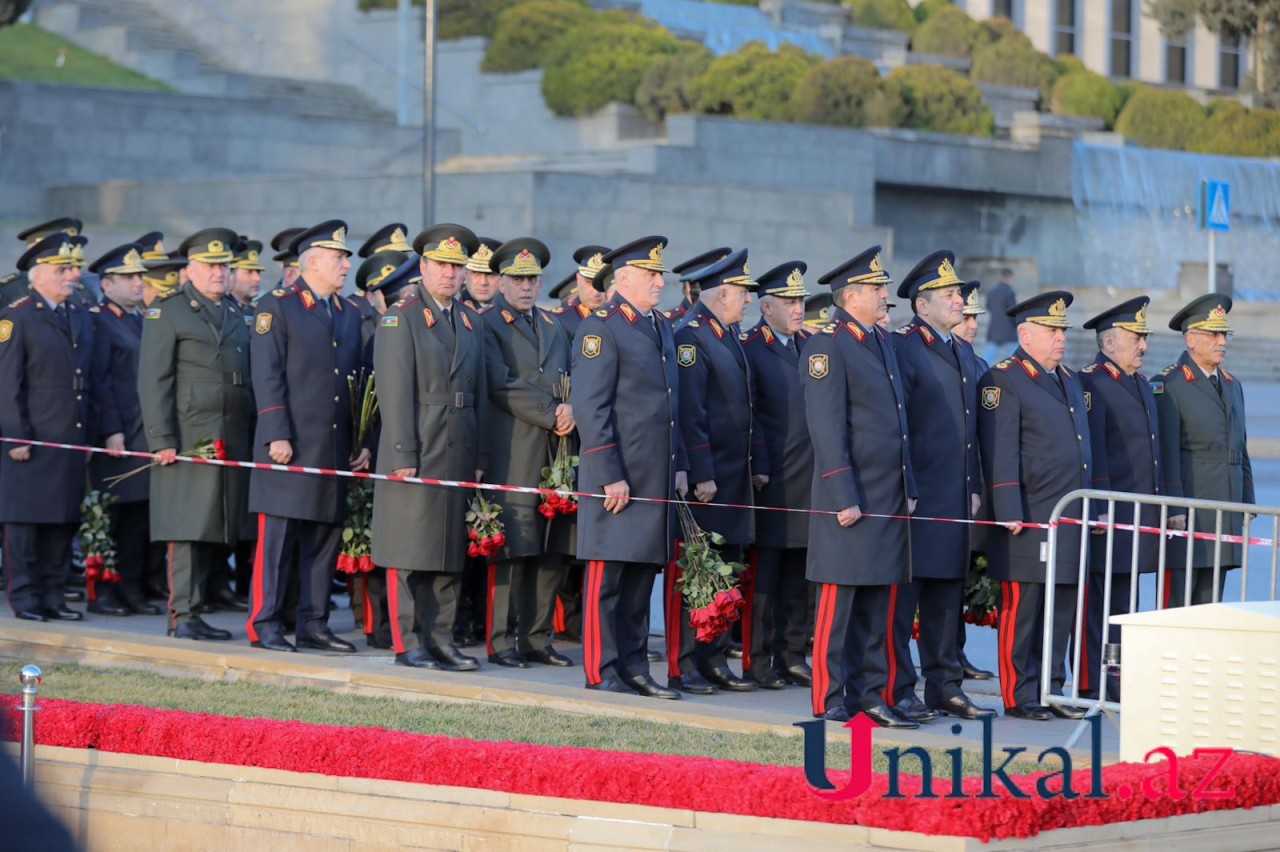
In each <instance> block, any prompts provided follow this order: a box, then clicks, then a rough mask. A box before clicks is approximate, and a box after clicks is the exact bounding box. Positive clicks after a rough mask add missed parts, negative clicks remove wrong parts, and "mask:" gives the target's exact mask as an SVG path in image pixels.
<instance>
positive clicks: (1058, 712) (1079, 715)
mask: <svg viewBox="0 0 1280 852" xmlns="http://www.w3.org/2000/svg"><path fill="white" fill-rule="evenodd" d="M1049 712H1050V713H1052V714H1053V715H1055V716H1057V717H1058V718H1059V719H1075V720H1079V719H1083V718H1084V717H1085V716H1088V715H1089V711H1088V710H1086V709H1084V708H1083V707H1062V706H1059V705H1057V704H1050V705H1049Z"/></svg>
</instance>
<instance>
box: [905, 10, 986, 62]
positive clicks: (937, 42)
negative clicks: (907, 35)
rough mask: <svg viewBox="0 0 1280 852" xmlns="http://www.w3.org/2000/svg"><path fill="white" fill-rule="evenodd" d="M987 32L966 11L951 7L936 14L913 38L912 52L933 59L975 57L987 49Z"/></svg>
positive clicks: (920, 27) (923, 24)
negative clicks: (982, 46) (979, 51)
mask: <svg viewBox="0 0 1280 852" xmlns="http://www.w3.org/2000/svg"><path fill="white" fill-rule="evenodd" d="M986 38H987V32H986V31H985V30H983V28H982V24H979V23H978V22H977V21H975V20H974V19H973V18H970V17H969V16H968V15H967V14H965V11H964V10H963V9H961V8H959V7H957V6H952V5H951V4H950V3H948V4H947V5H945V6H943V7H942V8H940V9H939V10H938V11H936V12H934V13H933V14H932V15H930V16H929V18H928V19H927V20H926V21H925V22H924V23H922V24H921V25H920V26H919V28H918V29H916V32H915V35H913V36H912V37H911V49H912V50H913V51H915V52H916V53H929V54H933V55H934V56H964V57H969V56H973V51H974V50H975V49H976V48H977V47H978V46H979V45H984V46H985V45H986V44H987V43H988V42H987V41H986Z"/></svg>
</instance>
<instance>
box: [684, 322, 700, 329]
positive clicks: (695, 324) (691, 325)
mask: <svg viewBox="0 0 1280 852" xmlns="http://www.w3.org/2000/svg"><path fill="white" fill-rule="evenodd" d="M686 326H687V327H688V328H698V321H697V320H689V322H688V323H686Z"/></svg>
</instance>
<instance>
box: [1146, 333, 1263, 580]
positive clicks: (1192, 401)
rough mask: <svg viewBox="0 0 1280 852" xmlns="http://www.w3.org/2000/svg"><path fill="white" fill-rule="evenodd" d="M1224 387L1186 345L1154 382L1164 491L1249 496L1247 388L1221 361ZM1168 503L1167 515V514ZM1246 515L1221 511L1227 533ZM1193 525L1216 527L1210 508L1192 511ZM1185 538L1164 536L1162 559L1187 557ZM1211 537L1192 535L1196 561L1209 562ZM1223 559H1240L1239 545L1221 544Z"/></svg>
mask: <svg viewBox="0 0 1280 852" xmlns="http://www.w3.org/2000/svg"><path fill="white" fill-rule="evenodd" d="M1218 373H1219V374H1220V375H1221V379H1220V381H1221V386H1222V394H1221V395H1219V394H1218V392H1217V391H1216V390H1214V387H1213V383H1212V382H1210V381H1209V378H1208V377H1207V376H1205V374H1204V371H1203V370H1201V369H1200V368H1199V367H1198V366H1197V365H1196V363H1195V361H1193V360H1191V356H1190V355H1188V354H1187V353H1186V352H1183V353H1182V356H1181V357H1180V358H1178V363H1176V364H1174V365H1173V366H1171V367H1168V368H1166V369H1165V370H1164V371H1163V372H1162V373H1161V374H1160V376H1159V377H1158V378H1156V379H1155V380H1154V381H1153V382H1152V390H1153V391H1154V392H1155V398H1156V411H1157V413H1158V415H1159V422H1160V458H1161V461H1162V462H1163V464H1162V467H1163V471H1162V474H1163V477H1164V493H1165V494H1167V495H1170V496H1173V497H1192V498H1195V499H1198V500H1225V501H1228V502H1231V503H1253V502H1255V500H1254V491H1253V467H1252V465H1251V464H1250V463H1249V447H1248V435H1247V434H1246V430H1245V419H1244V388H1243V387H1242V386H1241V384H1240V380H1239V379H1237V378H1236V377H1235V376H1233V375H1231V374H1230V373H1228V372H1227V371H1226V370H1223V369H1222V368H1221V367H1219V368H1218ZM1172 513H1173V512H1172V510H1171V514H1172ZM1243 526H1244V521H1243V518H1242V517H1241V516H1240V515H1239V514H1237V513H1227V514H1224V515H1223V523H1222V532H1223V534H1224V535H1240V534H1241V530H1242V528H1243ZM1195 528H1196V532H1203V533H1210V534H1214V533H1216V532H1217V518H1216V514H1215V513H1214V512H1203V511H1202V512H1197V513H1196V523H1195ZM1185 548H1186V540H1185V539H1182V538H1173V539H1170V540H1169V548H1168V550H1167V552H1166V561H1165V564H1167V565H1168V566H1169V567H1171V568H1182V567H1183V566H1185V565H1186V564H1187V562H1186V558H1187V557H1186V549H1185ZM1213 550H1214V543H1213V542H1212V541H1207V540H1206V541H1197V542H1196V543H1195V547H1194V549H1193V552H1192V557H1191V559H1192V561H1191V566H1192V567H1193V568H1212V567H1213V559H1214V557H1213ZM1221 559H1222V561H1221V564H1222V565H1223V566H1232V567H1234V566H1237V565H1239V564H1240V545H1238V544H1223V545H1222V555H1221Z"/></svg>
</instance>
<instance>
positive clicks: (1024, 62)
mask: <svg viewBox="0 0 1280 852" xmlns="http://www.w3.org/2000/svg"><path fill="white" fill-rule="evenodd" d="M969 75H970V76H971V77H973V79H974V81H975V82H978V83H995V84H996V85H1000V86H1022V87H1024V88H1027V89H1037V90H1039V92H1040V95H1041V97H1044V98H1048V97H1049V95H1050V93H1051V92H1052V91H1053V82H1054V80H1056V79H1057V78H1058V69H1057V68H1056V67H1055V66H1054V64H1053V60H1052V59H1050V58H1049V57H1048V56H1046V55H1045V54H1043V53H1041V52H1040V51H1038V50H1036V49H1035V48H1034V47H1032V46H1031V43H1030V42H1026V43H1024V42H1021V41H1018V40H1017V39H1010V38H1002V39H1000V40H999V41H997V42H996V43H995V44H992V45H988V46H987V47H984V48H982V49H981V50H979V51H978V52H977V53H976V54H975V55H974V57H973V64H972V65H971V66H970V67H969Z"/></svg>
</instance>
